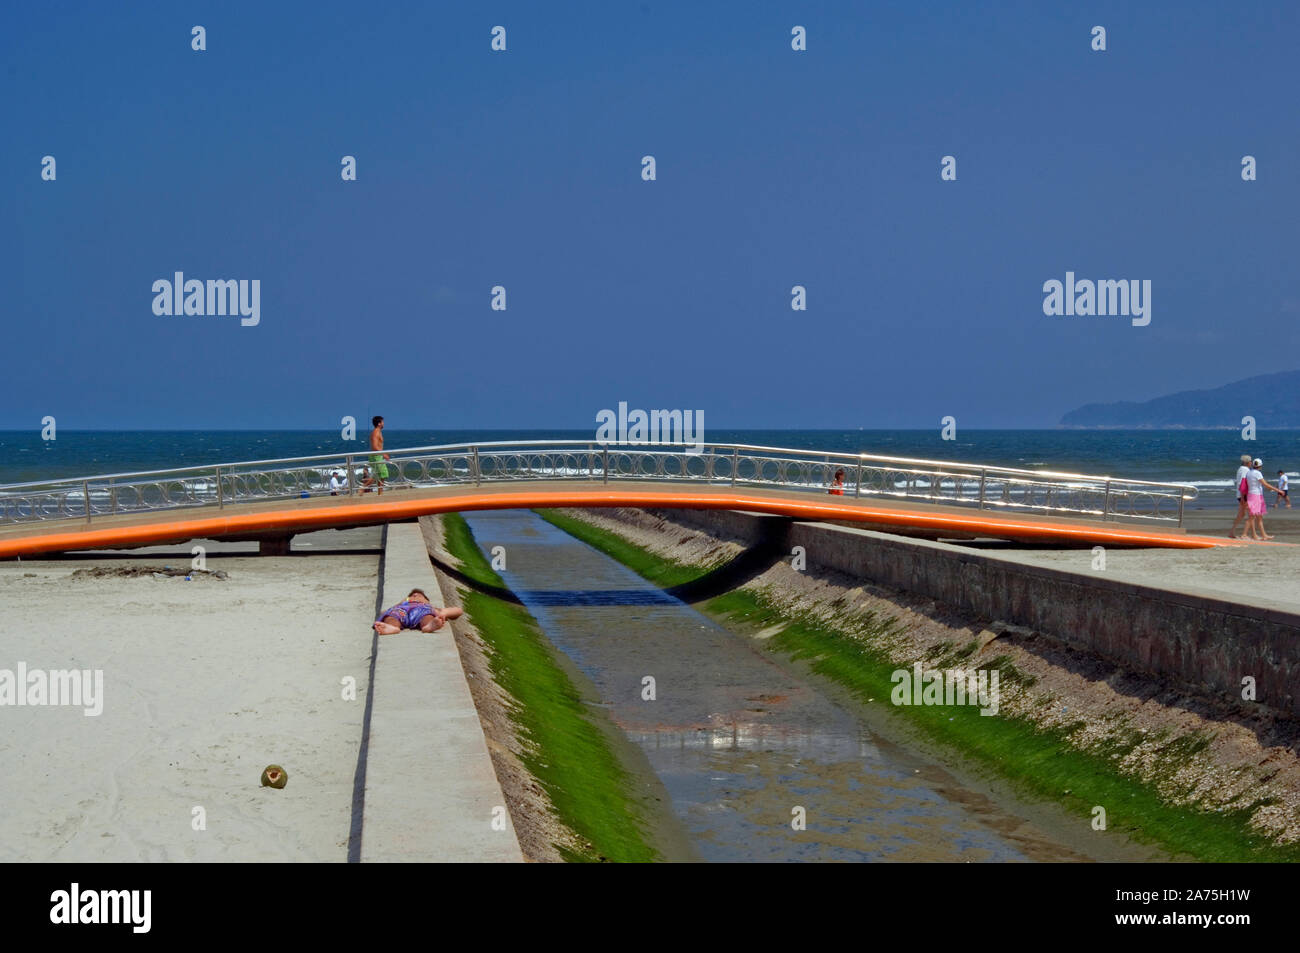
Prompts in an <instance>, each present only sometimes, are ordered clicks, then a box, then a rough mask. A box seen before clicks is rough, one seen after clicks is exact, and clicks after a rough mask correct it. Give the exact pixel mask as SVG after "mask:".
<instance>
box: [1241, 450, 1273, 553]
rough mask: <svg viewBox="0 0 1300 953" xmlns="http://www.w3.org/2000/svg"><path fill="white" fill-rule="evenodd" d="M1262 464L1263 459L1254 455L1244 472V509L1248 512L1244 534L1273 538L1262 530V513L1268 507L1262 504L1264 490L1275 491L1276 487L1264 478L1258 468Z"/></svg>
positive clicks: (1259, 537)
mask: <svg viewBox="0 0 1300 953" xmlns="http://www.w3.org/2000/svg"><path fill="white" fill-rule="evenodd" d="M1263 465H1264V461H1263V460H1261V459H1259V458H1258V457H1256V458H1255V459H1254V460H1253V461H1251V465H1250V470H1249V471H1248V472H1247V473H1246V509H1247V510H1248V511H1249V512H1250V515H1249V516H1248V517H1246V535H1247V536H1248V537H1250V538H1251V539H1272V538H1273V537H1272V536H1270V535H1268V533H1266V532H1264V513H1265V511H1266V510H1267V509H1268V507H1267V506H1265V504H1264V491H1265V490H1272V491H1273V492H1274V493H1276V492H1277V487H1275V486H1273V484H1271V483H1269V482H1268V481H1267V480H1265V479H1264V471H1262V470H1261V469H1260V467H1262V466H1263Z"/></svg>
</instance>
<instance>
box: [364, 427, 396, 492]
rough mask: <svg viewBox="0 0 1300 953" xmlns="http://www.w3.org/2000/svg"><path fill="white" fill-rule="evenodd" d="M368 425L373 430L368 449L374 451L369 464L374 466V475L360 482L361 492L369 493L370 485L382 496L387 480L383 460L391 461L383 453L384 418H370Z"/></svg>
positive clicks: (386, 470)
mask: <svg viewBox="0 0 1300 953" xmlns="http://www.w3.org/2000/svg"><path fill="white" fill-rule="evenodd" d="M370 425H371V427H373V428H374V429H373V430H371V431H370V449H371V450H373V451H376V452H375V453H371V454H370V463H371V465H372V466H374V475H373V476H367V477H366V478H365V479H364V480H362V481H361V492H362V493H369V492H370V486H371V484H372V483H373V484H376V485H377V486H378V490H377V493H378V495H379V496H383V495H384V481H385V480H387V479H388V464H387V463H385V462H384V461H385V460H391V459H392V457H390V456H389V455H388V454H386V453H384V418H383V417H380V416H378V415H376V416H374V417H371V418H370Z"/></svg>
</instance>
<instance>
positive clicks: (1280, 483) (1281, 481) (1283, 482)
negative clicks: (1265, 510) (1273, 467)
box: [1273, 470, 1291, 510]
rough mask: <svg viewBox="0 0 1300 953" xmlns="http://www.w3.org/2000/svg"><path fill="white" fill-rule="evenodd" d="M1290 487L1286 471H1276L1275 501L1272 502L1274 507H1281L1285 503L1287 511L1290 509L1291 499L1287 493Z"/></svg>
mask: <svg viewBox="0 0 1300 953" xmlns="http://www.w3.org/2000/svg"><path fill="white" fill-rule="evenodd" d="M1290 485H1291V481H1290V480H1288V479H1287V476H1286V471H1285V470H1278V471H1277V499H1276V500H1274V501H1273V505H1274V506H1281V505H1282V504H1283V503H1285V504H1286V508H1287V509H1288V510H1289V509H1291V497H1290V496H1289V495H1288V493H1287V488H1288V487H1289V486H1290Z"/></svg>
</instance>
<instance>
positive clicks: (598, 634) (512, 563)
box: [465, 510, 1077, 862]
mask: <svg viewBox="0 0 1300 953" xmlns="http://www.w3.org/2000/svg"><path fill="white" fill-rule="evenodd" d="M465 518H466V520H467V521H468V522H469V525H470V526H471V528H472V529H473V531H474V536H475V538H476V540H477V541H478V543H479V545H480V547H481V548H482V549H483V551H484V552H485V554H490V552H491V550H492V548H493V547H494V546H502V547H504V549H505V556H506V568H505V570H504V571H502V572H501V575H502V577H503V578H504V579H505V581H506V584H507V585H508V586H510V588H511V589H512V590H513V591H514V592H515V593H516V595H518V596H519V598H520V599H521V600H522V601H523V603H524V604H525V605H526V606H527V607H528V609H529V611H530V612H531V613H532V614H533V616H534V617H535V618H536V619H537V621H538V623H539V624H540V625H541V627H542V630H543V631H544V632H545V634H546V636H547V637H548V638H549V639H550V640H551V642H552V644H553V645H555V646H556V647H557V648H558V649H559V650H561V651H562V652H564V653H565V654H566V655H567V656H568V657H569V658H570V659H571V660H572V661H573V662H574V663H575V664H576V665H577V667H578V668H579V669H580V670H581V671H582V672H583V673H584V674H585V675H586V677H587V678H588V679H590V681H591V682H592V683H594V685H595V686H596V689H597V691H598V692H599V696H600V698H601V704H602V706H603V707H604V708H605V709H606V712H607V714H608V715H609V717H610V718H612V719H613V721H614V722H615V723H616V724H617V725H618V726H619V727H620V728H621V729H622V730H623V731H624V732H625V733H626V735H627V737H628V738H629V739H630V740H631V741H633V742H635V743H636V744H637V745H639V746H640V748H641V749H642V751H643V752H644V753H645V756H646V758H647V759H648V761H649V764H650V766H651V768H652V769H653V771H654V772H655V774H656V775H657V776H658V777H659V779H660V781H661V782H662V783H663V785H664V787H665V788H666V789H667V791H668V793H669V795H670V797H671V802H672V805H671V806H672V812H673V814H674V815H675V816H676V818H677V819H678V821H679V822H680V823H681V825H682V826H683V827H684V829H685V831H686V834H687V837H688V839H689V841H690V843H691V844H692V846H693V848H694V850H695V851H696V852H697V853H698V854H699V856H700V857H701V858H702V859H704V860H709V861H754V860H758V861H795V860H799V861H804V860H843V861H879V860H891V861H918V860H950V861H958V862H961V861H1008V860H1011V861H1014V860H1025V859H1031V858H1030V857H1029V856H1028V854H1032V855H1033V857H1032V859H1067V858H1069V857H1075V856H1077V855H1074V854H1073V853H1072V852H1071V851H1070V850H1069V849H1068V848H1064V847H1061V848H1060V849H1059V851H1058V850H1056V849H1055V848H1056V846H1057V845H1053V844H1051V843H1050V842H1045V841H1044V840H1043V839H1042V838H1041V837H1040V836H1038V835H1037V834H1028V833H1027V832H1026V831H1025V830H1024V827H1023V825H1022V824H1021V822H1020V819H1018V818H1016V817H1014V816H1012V815H1008V814H1006V812H1004V811H1003V809H1002V808H1000V807H998V806H996V805H994V804H992V803H991V802H990V801H988V799H987V798H985V797H983V796H982V795H980V794H977V793H973V792H967V791H963V790H960V789H959V788H957V787H955V786H954V782H953V779H952V778H951V777H950V776H947V775H946V774H945V772H943V771H942V769H939V768H937V766H936V765H935V764H934V763H933V762H932V761H927V760H926V759H924V758H921V757H917V756H913V755H912V754H911V753H909V752H907V751H906V750H904V749H901V748H899V747H898V746H897V745H893V744H889V743H887V742H884V741H883V740H882V739H880V738H879V737H877V736H876V735H874V734H873V732H872V731H871V730H870V729H869V728H868V727H866V725H865V724H864V723H863V721H862V720H861V718H860V717H859V716H858V715H856V714H854V713H853V712H852V711H850V710H848V709H847V708H845V707H843V706H841V705H840V704H839V703H837V702H836V701H833V700H832V699H831V698H829V697H828V696H827V694H825V693H824V691H823V690H822V689H820V688H819V686H818V685H817V684H816V683H815V682H813V681H811V680H809V679H808V678H807V677H805V676H803V675H801V674H800V673H798V672H797V671H795V670H794V667H793V666H787V665H782V664H778V663H777V661H775V660H773V659H772V658H769V657H767V656H766V655H765V654H764V652H763V651H762V649H761V647H760V646H761V643H759V642H757V641H756V640H754V639H751V638H747V637H743V636H740V635H736V634H733V633H731V632H728V631H727V630H725V629H723V628H721V627H720V626H718V625H717V624H715V623H714V622H712V621H711V620H710V619H708V618H706V617H705V616H703V615H701V614H700V613H698V612H696V611H695V610H694V609H692V608H691V607H690V606H688V605H686V604H684V603H682V602H680V601H679V600H677V599H675V598H673V597H671V596H669V595H667V594H666V593H664V592H663V591H662V590H660V589H658V588H656V587H655V586H653V585H651V584H650V583H648V582H646V581H645V580H643V579H642V578H641V577H640V576H637V575H636V574H635V573H633V572H632V571H631V570H629V569H627V568H626V567H624V566H622V565H621V564H619V563H618V562H616V561H614V560H613V559H611V558H609V557H608V556H606V555H604V554H603V553H600V552H598V551H596V550H594V549H592V548H591V547H589V546H587V545H585V544H583V543H581V542H579V541H577V540H575V539H573V538H572V537H571V536H569V535H568V534H566V533H563V532H562V531H560V530H558V529H556V528H555V527H553V526H551V525H550V524H549V523H547V522H545V521H544V520H542V519H541V518H540V517H538V516H536V515H535V514H533V513H531V512H528V511H522V510H508V511H497V512H485V513H467V514H465ZM489 558H490V555H489ZM646 676H650V677H653V679H654V689H655V698H654V700H653V701H650V700H645V699H643V697H642V695H643V691H644V682H643V679H644V678H645V677H646ZM799 809H802V812H803V814H804V816H805V818H806V829H803V830H796V829H795V827H794V826H793V825H792V822H793V821H795V820H796V819H797V816H798V814H799Z"/></svg>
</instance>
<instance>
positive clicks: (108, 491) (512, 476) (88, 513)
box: [0, 442, 1196, 523]
mask: <svg viewBox="0 0 1300 953" xmlns="http://www.w3.org/2000/svg"><path fill="white" fill-rule="evenodd" d="M538 443H539V444H542V443H544V442H538ZM556 443H557V444H559V442H556ZM313 461H314V462H310V463H295V462H291V461H283V462H278V461H267V462H264V463H261V464H230V465H222V466H221V467H213V468H209V469H202V470H194V471H181V472H180V473H178V474H168V475H164V474H158V475H150V474H135V475H120V476H116V477H112V478H107V477H95V478H90V479H87V480H69V481H62V482H53V483H49V484H33V485H25V486H22V487H0V523H25V522H38V521H43V520H61V519H71V520H76V519H82V520H84V519H87V518H89V519H91V520H93V519H94V518H95V517H98V516H104V515H111V514H131V513H144V512H155V511H164V510H171V509H182V508H191V507H202V506H221V507H224V506H230V505H237V504H240V503H249V502H257V501H267V500H277V499H292V498H300V497H304V496H306V497H315V496H321V495H327V494H329V492H330V490H329V481H330V476H331V474H332V473H334V472H335V471H341V472H343V473H344V474H346V475H348V477H349V479H348V489H347V490H345V491H344V492H345V493H347V494H348V495H354V494H355V492H356V489H357V487H358V485H359V484H360V482H361V480H362V479H363V477H364V476H366V475H367V474H368V475H369V476H371V477H374V476H375V474H374V473H373V472H369V473H368V471H373V465H372V464H371V463H370V462H369V454H353V455H351V456H341V457H333V458H313ZM385 463H386V464H387V466H388V476H387V478H386V479H385V486H386V487H390V488H394V489H398V488H403V487H438V486H454V485H480V484H483V483H501V482H516V481H562V480H575V481H587V482H592V481H598V482H601V483H610V482H613V481H621V480H625V481H646V482H675V483H705V484H713V485H744V486H759V487H772V488H777V489H781V490H784V491H788V492H792V493H812V494H824V493H826V492H827V490H828V489H829V488H830V486H831V483H832V481H833V480H834V475H835V472H836V470H840V469H842V470H843V471H844V486H843V490H844V492H843V494H842V495H843V496H844V497H846V498H849V497H857V498H868V499H869V498H872V497H877V498H882V499H896V500H912V501H919V502H929V503H935V504H943V505H948V506H970V507H976V508H982V509H990V510H1020V511H1031V512H1045V513H1059V514H1063V515H1071V514H1073V515H1077V516H1088V517H1094V518H1103V519H1131V520H1159V521H1181V518H1182V504H1183V502H1185V501H1186V500H1190V499H1194V498H1195V497H1196V490H1195V488H1194V487H1189V486H1181V485H1176V484H1143V483H1138V482H1133V481H1120V480H1108V478H1099V477H1088V476H1084V475H1073V474H1071V475H1068V478H1062V477H1063V475H1059V474H1058V475H1049V474H1043V475H1041V476H1040V475H1038V474H1036V473H1034V472H1030V471H1010V470H1005V469H1000V468H980V467H975V466H965V465H962V464H952V463H948V464H935V463H933V462H925V461H891V462H880V458H870V457H866V456H863V457H854V456H851V455H839V456H837V455H835V454H819V453H814V452H810V451H798V450H781V449H775V448H754V447H740V446H731V445H720V444H715V445H709V446H706V447H703V448H701V452H698V453H696V452H685V451H684V450H683V449H682V448H681V447H680V446H677V447H670V446H663V447H650V446H646V447H634V446H601V445H599V444H596V443H593V444H589V445H586V446H582V445H572V444H560V445H556V446H546V445H529V446H522V445H517V446H510V445H505V446H501V445H495V446H490V445H478V446H475V445H469V444H466V445H459V446H456V447H446V448H430V449H429V450H428V451H389V459H387V460H386V461H385Z"/></svg>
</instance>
